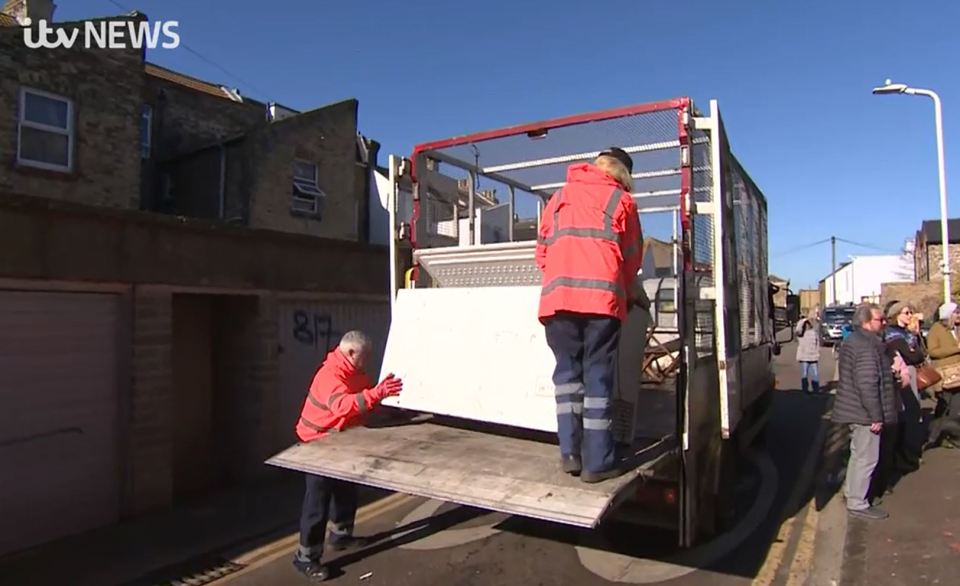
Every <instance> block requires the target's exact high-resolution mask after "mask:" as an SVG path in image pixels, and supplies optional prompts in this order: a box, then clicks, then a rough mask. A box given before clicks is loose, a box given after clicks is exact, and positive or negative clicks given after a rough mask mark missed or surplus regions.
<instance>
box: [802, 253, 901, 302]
mask: <svg viewBox="0 0 960 586" xmlns="http://www.w3.org/2000/svg"><path fill="white" fill-rule="evenodd" d="M834 281H836V287H837V293H836V297H834V294H833V286H834V285H833V284H834ZM898 281H899V282H902V281H913V265H912V264H909V263H907V261H906V260H905V257H904V256H901V255H896V254H884V255H875V256H851V257H850V260H849V261H847V262H845V263H843V264H841V265H840V266H839V267H837V271H836V275H835V278H834V274H833V273H831V274H829V275H827V276H826V277H824V278H823V279H821V280H820V290H821V291H823V292H824V295H823V299H822V300H821V302H822V303H823V304H824V305H825V306H829V305H833V304H834V303H839V304H844V303H862V302H864V301H869V302H874V303H876V302H878V301H879V300H880V285H881V284H882V283H891V282H898Z"/></svg>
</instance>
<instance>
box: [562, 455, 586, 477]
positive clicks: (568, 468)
mask: <svg viewBox="0 0 960 586" xmlns="http://www.w3.org/2000/svg"><path fill="white" fill-rule="evenodd" d="M560 464H561V465H562V466H563V471H564V472H566V473H567V474H569V475H571V476H580V468H581V465H580V458H579V457H577V456H560Z"/></svg>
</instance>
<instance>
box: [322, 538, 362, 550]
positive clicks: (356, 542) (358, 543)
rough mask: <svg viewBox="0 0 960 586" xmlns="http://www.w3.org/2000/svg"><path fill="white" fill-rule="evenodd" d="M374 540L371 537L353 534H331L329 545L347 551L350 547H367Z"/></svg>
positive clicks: (334, 548) (333, 548)
mask: <svg viewBox="0 0 960 586" xmlns="http://www.w3.org/2000/svg"><path fill="white" fill-rule="evenodd" d="M372 542H373V540H371V539H370V538H369V537H354V536H353V535H343V536H339V537H338V536H336V535H331V536H330V538H329V539H328V540H327V545H328V546H329V547H330V549H332V550H333V551H346V550H348V549H361V548H364V547H367V546H368V545H370V544H371V543H372Z"/></svg>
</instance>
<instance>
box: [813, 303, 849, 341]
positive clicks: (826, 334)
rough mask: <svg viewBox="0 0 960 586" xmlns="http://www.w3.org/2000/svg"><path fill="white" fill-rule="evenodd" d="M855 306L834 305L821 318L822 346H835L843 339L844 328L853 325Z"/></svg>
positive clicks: (824, 311)
mask: <svg viewBox="0 0 960 586" xmlns="http://www.w3.org/2000/svg"><path fill="white" fill-rule="evenodd" d="M855 309H856V307H855V306H854V305H852V304H851V305H833V306H830V307H828V308H826V309H824V310H823V313H822V314H821V316H820V344H821V345H823V346H833V345H834V344H836V343H838V342H840V340H842V339H843V326H845V325H849V324H851V323H853V312H854V310H855Z"/></svg>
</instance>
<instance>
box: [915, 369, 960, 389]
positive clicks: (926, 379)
mask: <svg viewBox="0 0 960 586" xmlns="http://www.w3.org/2000/svg"><path fill="white" fill-rule="evenodd" d="M958 374H960V371H958ZM942 380H943V376H941V375H940V373H939V372H937V369H936V368H934V367H933V365H931V364H930V363H929V362H924V363H923V364H921V365H920V366H918V367H917V390H918V391H923V390H926V389H928V388H930V387H932V386H933V385H935V384H937V383H938V382H940V381H942Z"/></svg>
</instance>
